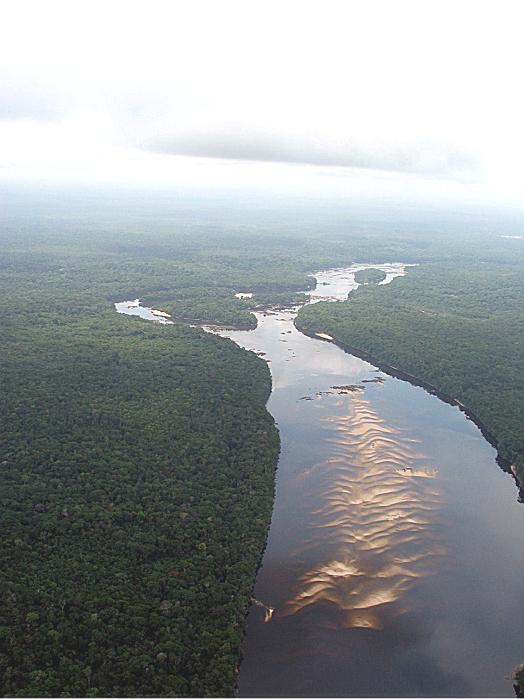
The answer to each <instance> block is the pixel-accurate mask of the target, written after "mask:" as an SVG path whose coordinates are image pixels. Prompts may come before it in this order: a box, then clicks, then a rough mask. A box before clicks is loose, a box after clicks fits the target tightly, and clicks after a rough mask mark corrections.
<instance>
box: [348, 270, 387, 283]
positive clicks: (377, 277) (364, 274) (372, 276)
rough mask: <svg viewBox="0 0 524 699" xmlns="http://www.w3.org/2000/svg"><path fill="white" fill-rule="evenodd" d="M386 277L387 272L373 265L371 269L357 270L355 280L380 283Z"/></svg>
mask: <svg viewBox="0 0 524 699" xmlns="http://www.w3.org/2000/svg"><path fill="white" fill-rule="evenodd" d="M385 278H386V273H385V272H383V271H382V270H381V269H375V268H374V267H371V268H369V269H360V270H359V271H358V272H355V281H356V282H357V283H358V284H379V283H380V282H383V281H384V279H385Z"/></svg>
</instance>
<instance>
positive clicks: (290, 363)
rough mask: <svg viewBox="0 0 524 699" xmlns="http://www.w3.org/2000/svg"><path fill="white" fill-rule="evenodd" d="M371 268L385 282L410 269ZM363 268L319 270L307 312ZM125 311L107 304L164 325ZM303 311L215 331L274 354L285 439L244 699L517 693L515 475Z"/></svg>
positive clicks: (521, 542)
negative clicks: (306, 329) (305, 329)
mask: <svg viewBox="0 0 524 699" xmlns="http://www.w3.org/2000/svg"><path fill="white" fill-rule="evenodd" d="M373 266H374V267H379V268H381V269H383V270H384V271H385V272H386V274H387V277H386V279H385V281H384V283H389V282H390V281H391V280H392V279H393V278H395V277H396V276H399V275H402V274H403V273H405V271H406V270H405V268H404V267H403V266H402V265H400V264H391V265H373ZM364 267H366V266H365V265H360V266H356V265H355V266H353V267H350V268H346V269H339V270H329V271H324V272H319V273H318V274H315V275H314V276H315V277H316V278H317V288H316V289H315V290H314V291H312V292H310V297H311V299H310V302H314V301H318V300H322V299H327V300H331V301H337V300H343V299H345V298H347V295H348V293H349V292H350V291H351V290H352V289H354V288H356V286H357V284H356V282H355V280H354V274H355V272H356V271H357V270H358V269H362V268H364ZM407 272H408V273H409V270H407ZM395 283H402V282H401V280H398V281H397V282H395ZM127 306H128V304H127V303H123V304H117V310H118V311H119V312H126V313H133V314H138V315H141V316H142V317H145V318H148V319H155V320H160V321H161V322H169V319H164V318H161V317H159V316H155V315H152V314H151V310H150V309H145V308H142V307H140V306H137V307H135V308H128V307H127ZM297 312H298V308H290V309H284V310H278V311H265V312H260V313H257V314H256V316H257V321H258V325H257V328H256V330H252V331H232V330H223V329H222V330H221V329H216V328H215V329H209V330H212V331H213V332H217V333H218V334H221V335H224V336H227V337H229V338H231V339H232V340H234V341H235V342H236V343H237V344H239V345H240V346H242V347H245V348H246V349H249V350H252V351H255V352H257V353H258V354H260V355H261V356H262V357H263V359H265V360H266V361H268V362H269V367H270V369H271V374H272V381H273V391H272V394H271V397H270V399H269V401H268V410H269V411H270V412H271V414H272V415H273V416H274V418H275V420H276V422H277V424H278V428H279V431H280V436H281V442H282V450H281V454H280V460H279V464H278V471H277V480H276V497H275V503H274V510H273V517H272V522H271V528H270V532H269V538H268V543H267V547H266V550H265V553H264V557H263V561H262V566H261V568H260V570H259V572H258V576H257V580H256V585H255V590H254V599H255V600H256V602H255V603H254V604H253V605H252V606H251V609H250V612H249V616H248V620H247V629H246V635H245V637H244V641H243V645H242V655H243V659H242V663H241V666H240V673H239V678H238V696H241V697H243V696H254V697H257V696H258V697H263V696H265V697H271V696H297V697H300V696H304V697H305V696H332V697H335V696H348V697H349V696H360V697H365V696H376V697H379V696H404V697H412V696H416V697H423V696H430V697H431V696H451V697H458V696H501V697H502V696H507V697H511V696H514V692H513V688H512V681H511V673H512V670H513V668H514V667H515V665H517V663H519V662H521V661H522V660H524V631H523V629H524V556H523V551H524V507H523V506H522V505H521V504H520V503H518V502H517V489H516V487H515V483H514V480H513V479H512V477H511V476H510V475H508V474H507V473H504V472H503V471H502V470H501V469H500V468H499V466H498V465H497V463H496V451H495V449H494V448H493V447H492V446H491V445H490V444H489V443H488V442H487V441H486V440H485V439H484V438H483V436H482V434H481V432H480V430H479V429H478V428H477V427H476V426H475V424H474V423H473V422H472V421H470V420H469V419H468V418H467V417H466V416H465V414H464V413H462V412H461V411H460V410H459V409H458V408H457V407H454V406H451V405H449V404H447V403H444V402H442V401H441V400H440V399H439V398H437V397H436V396H434V395H430V394H429V393H427V392H426V391H425V390H424V389H422V388H420V387H417V386H413V385H411V384H410V383H408V382H406V381H402V380H400V379H396V378H393V377H391V376H388V375H387V374H385V373H383V372H381V371H379V370H378V369H377V368H376V367H374V366H373V365H372V364H369V363H368V362H366V361H363V360H362V359H359V358H357V357H354V356H352V355H350V354H347V353H346V352H344V351H343V350H341V349H340V348H338V347H337V346H336V345H334V344H333V343H331V342H330V341H329V340H326V339H321V338H310V337H307V336H305V335H303V334H302V333H300V332H299V331H298V330H297V329H296V328H295V326H294V324H293V321H294V318H295V317H296V314H297Z"/></svg>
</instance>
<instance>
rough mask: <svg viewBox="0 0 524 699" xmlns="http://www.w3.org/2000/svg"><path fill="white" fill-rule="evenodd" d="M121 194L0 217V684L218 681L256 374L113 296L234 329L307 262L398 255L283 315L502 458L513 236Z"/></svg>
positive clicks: (252, 522) (241, 597)
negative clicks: (225, 216)
mask: <svg viewBox="0 0 524 699" xmlns="http://www.w3.org/2000/svg"><path fill="white" fill-rule="evenodd" d="M95 203H96V202H95ZM123 211H124V210H122V211H120V212H116V213H114V212H112V213H111V215H109V214H108V213H107V210H106V209H103V210H98V209H97V208H96V206H95V204H94V203H93V202H86V203H85V210H84V209H82V207H79V208H77V209H76V210H75V212H74V213H71V212H68V210H65V211H64V210H63V209H58V208H57V209H56V210H50V211H47V213H46V212H45V211H44V210H43V209H42V208H40V209H39V208H38V207H36V208H33V209H29V208H27V209H26V208H24V207H22V206H21V207H20V210H19V211H17V212H15V214H12V215H10V216H7V215H4V218H3V220H2V231H3V242H2V251H3V254H2V257H1V258H0V294H1V298H2V303H1V304H0V319H1V327H2V333H0V345H1V354H0V356H1V357H2V363H1V365H0V380H1V386H2V399H1V401H0V411H1V424H2V430H1V434H0V498H1V506H0V520H1V531H2V545H1V547H0V581H1V587H2V595H1V597H0V678H1V680H0V681H1V692H2V694H3V695H8V696H63V697H67V696H227V695H231V694H232V693H233V691H234V686H235V681H236V672H237V668H238V663H239V659H240V658H239V653H240V651H239V649H240V642H241V639H242V634H243V628H244V621H245V615H246V613H247V610H248V607H249V600H250V595H251V590H252V586H253V583H254V579H255V574H256V570H257V567H258V565H259V562H260V558H261V555H262V552H263V549H264V546H265V541H266V537H267V529H268V526H269V522H270V518H271V510H272V503H273V496H274V476H275V468H276V464H277V459H278V453H279V439H278V432H277V429H276V426H275V424H274V421H273V419H272V417H271V416H270V415H269V414H268V412H267V410H266V408H265V403H266V400H267V398H268V396H269V393H270V390H271V378H270V374H269V370H268V367H267V364H265V363H264V361H263V360H262V359H260V358H259V357H256V356H255V355H254V354H252V353H249V352H247V351H244V350H242V349H240V348H238V347H237V346H236V345H234V343H232V342H231V341H229V340H226V339H223V338H220V337H216V336H212V335H209V334H206V333H204V332H203V331H202V330H200V329H198V328H190V327H187V326H186V325H184V324H177V325H174V326H158V325H155V324H153V323H150V322H147V321H142V320H140V319H137V318H132V317H129V316H119V315H118V314H116V313H115V311H114V308H113V304H114V302H116V301H122V300H126V299H130V298H135V297H139V298H141V299H142V301H143V302H144V303H145V304H146V305H147V304H155V305H156V307H159V308H163V309H165V310H167V311H169V312H170V313H173V314H174V315H175V317H177V318H178V319H180V320H184V319H188V320H189V319H202V320H205V321H206V322H216V323H224V324H227V325H234V326H237V327H243V328H248V327H253V325H254V316H253V315H252V313H251V312H250V311H251V310H252V309H253V307H254V306H256V305H257V303H285V302H289V301H297V300H299V299H300V297H297V296H296V294H297V293H298V292H300V291H303V290H304V289H307V288H310V287H311V286H312V284H313V280H312V278H311V276H308V273H311V272H312V271H314V270H316V269H321V268H327V267H330V266H341V265H345V264H350V263H351V262H352V261H360V262H377V263H378V262H381V261H385V260H387V261H391V260H399V261H406V262H416V263H419V266H418V267H414V268H411V269H410V271H409V274H408V275H407V276H406V277H405V278H403V279H398V280H396V281H395V282H394V283H393V284H392V285H389V286H385V287H381V286H376V285H370V286H369V287H365V288H362V289H359V290H358V291H357V292H356V293H355V294H354V296H352V297H351V300H350V301H349V302H348V303H341V304H332V305H327V304H316V305H315V306H310V307H305V308H304V309H303V310H302V311H301V312H300V315H299V318H298V322H299V323H300V324H301V325H302V326H303V327H304V328H311V327H314V328H315V329H316V330H325V331H327V332H329V333H331V334H333V335H334V336H336V337H337V339H339V340H341V341H342V342H344V343H347V344H348V345H349V346H355V347H357V348H359V349H361V350H365V351H367V352H370V353H371V354H373V355H376V356H377V357H378V358H380V359H381V360H382V361H384V362H387V363H392V364H394V365H396V366H398V367H402V368H403V369H404V370H405V371H409V372H410V373H413V374H415V375H417V376H420V378H423V379H425V380H427V381H429V382H431V383H434V384H435V385H436V386H438V387H440V389H441V390H443V391H445V392H446V393H449V394H450V395H452V396H453V397H456V398H458V399H459V400H461V401H462V402H463V403H464V404H465V405H466V406H468V407H469V408H471V410H472V411H473V412H475V414H477V415H478V416H479V417H480V418H481V419H482V420H483V421H484V422H485V424H486V426H487V427H488V428H489V429H490V431H492V432H493V434H494V436H495V437H496V439H497V440H498V443H499V449H500V452H501V454H502V455H503V456H504V457H505V458H508V459H509V460H516V461H517V463H518V464H519V466H520V467H522V440H523V433H522V423H521V420H519V414H520V415H522V409H523V407H524V406H523V403H522V401H523V395H524V392H523V390H522V389H523V386H522V377H523V375H524V372H523V364H522V363H523V353H524V342H523V335H522V333H523V328H524V319H523V315H522V313H523V308H524V305H523V301H524V290H523V287H522V280H521V278H520V270H521V267H522V257H523V253H522V251H520V249H517V247H516V246H517V245H518V244H519V243H518V241H504V242H503V243H501V242H500V241H499V240H498V238H496V237H494V236H491V237H490V236H488V235H486V234H485V232H482V231H481V232H479V234H478V236H477V237H475V238H474V240H475V244H474V245H472V244H471V239H472V238H471V236H470V238H468V239H467V240H463V239H459V238H458V237H457V236H455V235H447V234H446V235H444V234H443V235H442V236H441V237H439V236H435V235H432V236H428V235H422V234H420V233H419V232H418V231H413V232H412V233H406V231H404V230H403V231H402V232H397V231H393V232H391V231H389V230H387V228H384V226H385V225H386V224H385V223H384V222H382V223H380V225H377V229H376V230H373V229H371V228H367V229H365V228H364V227H363V226H356V225H353V226H352V225H350V223H345V224H344V223H341V224H338V223H337V225H335V224H333V223H330V224H329V225H327V224H326V225H325V226H324V227H323V226H322V223H321V222H322V220H323V215H320V214H319V215H318V217H317V219H316V220H315V222H314V223H312V222H311V221H312V219H311V217H310V216H304V218H303V219H300V220H298V218H297V217H296V216H291V215H290V216H288V219H287V220H286V223H285V225H284V224H282V226H281V227H280V228H278V227H276V226H275V225H274V224H273V223H271V225H270V223H269V222H267V221H266V223H265V224H264V220H265V219H264V216H263V214H262V213H259V212H255V213H253V214H252V216H251V218H250V225H247V224H246V223H245V222H240V223H239V222H238V221H236V222H235V221H233V222H230V223H228V224H227V225H226V224H223V225H221V226H219V225H217V224H211V223H209V217H208V219H206V221H204V222H202V221H200V223H198V225H197V224H196V223H195V222H194V220H193V211H192V210H190V211H184V212H183V215H182V214H181V215H180V216H179V217H178V218H176V217H175V219H174V220H173V219H171V218H164V219H162V218H161V217H159V222H158V223H157V224H156V225H153V224H152V223H151V221H152V220H154V215H153V213H152V212H149V213H148V211H147V210H146V211H145V212H138V213H137V212H135V214H134V216H131V215H130V214H124V212H123ZM44 214H45V215H44ZM330 220H331V219H330ZM257 222H258V223H257ZM471 235H472V236H473V234H471ZM238 291H253V292H254V298H253V299H252V300H246V301H238V300H236V299H234V294H235V293H236V292H238Z"/></svg>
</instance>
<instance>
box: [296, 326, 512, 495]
mask: <svg viewBox="0 0 524 699" xmlns="http://www.w3.org/2000/svg"><path fill="white" fill-rule="evenodd" d="M294 324H295V327H296V328H297V330H299V331H300V332H301V333H303V334H304V335H307V336H308V337H311V338H313V339H325V341H326V342H331V343H332V344H335V345H337V347H340V349H342V350H344V352H347V353H348V354H352V355H353V356H355V357H358V358H359V359H363V360H365V361H367V362H369V363H370V364H373V365H374V366H376V367H377V368H378V369H380V370H381V371H383V372H385V373H386V374H389V375H390V376H393V377H394V378H397V379H402V380H403V381H407V382H408V383H410V384H411V385H413V386H420V387H421V388H423V389H424V390H425V391H427V392H428V393H429V394H431V395H433V396H436V397H437V398H439V399H440V400H442V401H443V402H444V403H448V405H453V406H455V407H457V408H458V409H459V410H460V411H461V412H462V413H464V414H465V415H466V416H467V418H468V419H469V420H471V422H473V423H474V424H475V425H476V426H477V427H478V428H479V430H480V431H481V433H482V436H483V437H484V439H485V440H486V441H487V442H489V443H490V444H491V446H492V447H494V448H495V449H497V463H498V464H499V466H500V467H501V468H502V469H503V470H504V471H506V473H510V474H511V475H512V476H513V477H514V479H515V483H516V485H517V487H518V488H519V491H522V484H521V482H520V480H519V477H518V472H517V468H516V466H515V465H514V464H512V463H511V462H510V461H509V460H508V459H506V458H504V457H503V456H502V455H501V454H500V453H499V443H498V440H497V438H496V436H495V435H494V434H493V432H491V431H490V430H489V429H488V427H487V426H486V425H485V424H484V423H483V422H482V420H481V419H480V418H479V417H478V415H475V413H474V412H473V411H472V410H471V409H470V408H469V407H468V406H466V405H464V404H463V403H461V402H460V401H459V400H457V399H456V398H453V397H452V396H450V395H449V394H447V393H444V392H443V391H441V390H439V389H438V388H437V387H436V386H434V385H433V384H431V383H429V382H428V381H425V380H424V379H421V378H420V377H418V376H415V375H414V374H410V373H409V372H407V371H405V370H403V369H399V368H398V367H394V366H392V365H391V364H388V363H387V362H385V361H383V360H382V359H380V358H379V357H377V356H376V355H372V354H370V353H369V352H366V351H365V350H362V349H360V348H358V347H354V346H352V345H349V344H348V343H346V342H343V341H342V340H340V339H339V338H337V337H336V336H333V337H332V339H330V340H328V339H327V338H324V337H323V334H322V333H320V332H319V331H317V330H312V329H311V328H309V327H307V326H303V325H301V323H300V322H299V318H298V317H297V318H296V319H295V323H294ZM521 497H523V498H524V494H522V493H521Z"/></svg>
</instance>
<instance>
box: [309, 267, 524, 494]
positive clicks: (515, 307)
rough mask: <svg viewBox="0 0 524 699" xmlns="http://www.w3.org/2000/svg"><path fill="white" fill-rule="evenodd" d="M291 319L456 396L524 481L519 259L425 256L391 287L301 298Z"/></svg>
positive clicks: (523, 316) (523, 284)
mask: <svg viewBox="0 0 524 699" xmlns="http://www.w3.org/2000/svg"><path fill="white" fill-rule="evenodd" d="M516 257H517V256H516ZM296 324H297V326H298V327H299V328H300V329H302V330H304V331H306V332H318V331H322V332H327V333H329V334H330V335H332V336H333V337H335V338H336V340H337V341H339V342H340V343H341V344H342V346H345V347H348V348H351V349H352V350H356V351H357V352H358V353H363V354H364V355H369V356H370V357H373V358H374V359H375V360H377V361H378V362H380V363H382V364H385V365H388V366H390V367H393V368H394V369H398V370H400V371H401V372H406V373H407V374H411V375H413V376H414V377H416V378H418V379H421V380H422V381H423V382H426V383H428V384H430V385H431V386H434V387H435V388H436V389H437V390H438V391H440V392H441V393H443V394H445V395H447V396H449V397H450V398H452V399H454V400H456V401H458V402H460V403H461V404H462V405H464V406H465V407H466V408H467V409H468V410H469V411H470V412H471V413H472V414H473V415H474V416H476V417H477V418H478V419H479V420H480V422H481V423H482V425H483V426H484V427H485V428H486V430H487V431H488V432H489V433H490V435H491V436H492V437H493V438H494V439H495V441H496V443H497V446H498V449H499V453H500V455H501V456H502V457H503V458H504V459H506V460H507V461H509V462H510V463H513V464H516V466H517V469H518V470H519V474H520V478H521V479H522V480H523V482H524V432H523V426H522V415H523V413H524V281H523V278H522V265H521V263H517V262H516V261H512V262H510V261H508V260H506V261H504V262H494V261H491V262H488V261H486V260H482V261H473V260H472V261H471V262H470V263H469V264H467V265H466V264H464V263H462V262H460V263H457V262H433V263H430V264H421V265H419V266H417V267H412V268H409V271H408V274H407V275H406V276H405V277H399V278H397V279H395V280H393V282H392V283H391V284H389V285H387V286H369V287H368V286H364V287H359V288H358V289H357V290H356V291H354V292H352V293H351V295H350V299H349V300H348V301H347V302H344V303H339V304H326V303H321V304H315V305H313V306H306V307H305V308H303V309H302V310H301V311H300V313H299V315H298V318H297V321H296Z"/></svg>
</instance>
